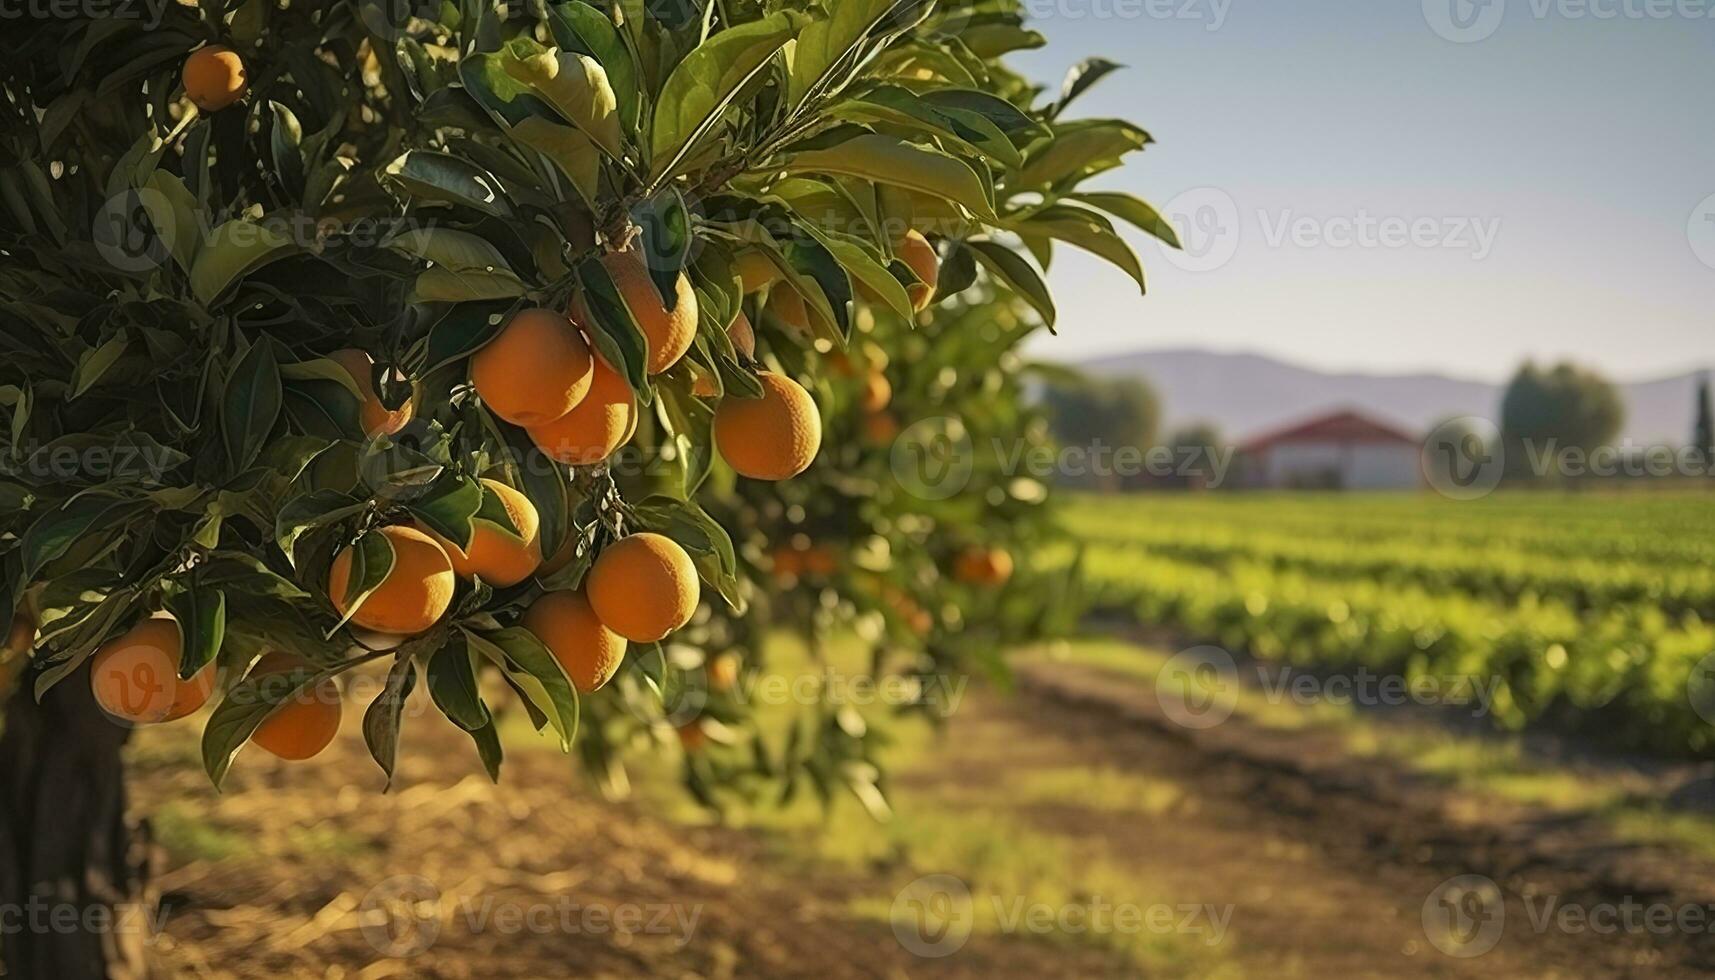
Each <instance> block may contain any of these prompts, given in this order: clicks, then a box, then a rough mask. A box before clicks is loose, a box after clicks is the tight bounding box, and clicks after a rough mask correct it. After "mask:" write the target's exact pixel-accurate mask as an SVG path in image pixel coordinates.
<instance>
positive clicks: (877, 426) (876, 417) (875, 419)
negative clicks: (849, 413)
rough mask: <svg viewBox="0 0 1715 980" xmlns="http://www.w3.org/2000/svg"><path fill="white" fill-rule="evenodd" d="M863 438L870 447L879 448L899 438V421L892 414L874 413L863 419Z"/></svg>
mask: <svg viewBox="0 0 1715 980" xmlns="http://www.w3.org/2000/svg"><path fill="white" fill-rule="evenodd" d="M863 438H864V441H865V442H867V443H869V444H870V445H872V446H881V445H885V444H887V443H890V442H892V441H893V440H895V439H897V438H899V420H898V419H896V418H894V417H893V413H892V412H874V413H872V414H869V415H865V416H864V417H863Z"/></svg>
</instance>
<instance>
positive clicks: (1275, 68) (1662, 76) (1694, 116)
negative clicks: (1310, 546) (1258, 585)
mask: <svg viewBox="0 0 1715 980" xmlns="http://www.w3.org/2000/svg"><path fill="white" fill-rule="evenodd" d="M1454 4H1457V5H1459V8H1458V11H1457V12H1458V13H1459V14H1461V15H1463V16H1465V17H1467V18H1468V19H1463V20H1457V21H1455V20H1451V19H1449V17H1450V14H1449V11H1450V10H1451V9H1452V7H1451V6H1450V5H1454ZM1033 9H1035V10H1036V12H1037V16H1036V17H1035V18H1034V19H1033V26H1035V27H1037V28H1039V29H1041V30H1043V31H1044V32H1045V33H1046V34H1047V35H1048V38H1049V44H1048V46H1047V47H1046V48H1044V49H1041V50H1038V51H1033V52H1028V53H1025V54H1024V55H1023V56H1022V57H1020V58H1019V59H1018V60H1019V61H1020V63H1021V64H1022V66H1023V67H1024V68H1025V69H1026V70H1027V71H1028V72H1029V73H1030V74H1031V75H1032V76H1033V77H1035V78H1037V79H1039V80H1041V81H1042V82H1043V83H1044V84H1047V85H1049V86H1051V87H1053V88H1057V87H1058V85H1059V82H1060V79H1061V77H1062V76H1063V74H1064V72H1065V70H1066V68H1067V67H1068V66H1070V65H1071V64H1072V63H1074V62H1076V61H1077V60H1078V59H1079V58H1081V57H1083V56H1084V55H1087V54H1090V53H1095V54H1099V55H1102V56H1105V57H1107V58H1110V59H1111V60H1114V61H1117V62H1120V63H1123V64H1126V65H1128V66H1129V67H1128V68H1127V69H1126V70H1124V71H1123V72H1119V73H1116V74H1114V75H1111V76H1109V77H1108V78H1107V79H1105V80H1104V81H1103V82H1102V83H1101V84H1100V85H1098V86H1097V87H1096V88H1095V89H1093V90H1092V91H1091V92H1089V93H1087V94H1086V95H1085V96H1084V97H1083V99H1082V100H1080V101H1079V102H1078V103H1077V104H1076V105H1075V106H1074V108H1073V110H1072V111H1071V112H1070V113H1069V116H1073V117H1077V116H1120V117H1124V118H1128V119H1131V120H1133V121H1135V122H1137V123H1139V124H1140V125H1142V126H1143V127H1144V128H1146V129H1148V130H1149V131H1150V132H1151V133H1152V134H1153V135H1154V136H1155V138H1156V139H1157V140H1158V142H1157V144H1155V145H1153V146H1151V147H1150V148H1149V150H1148V151H1147V152H1146V153H1145V154H1144V155H1143V156H1142V157H1141V159H1140V161H1139V162H1138V163H1137V164H1136V165H1134V166H1132V167H1129V168H1126V170H1125V171H1124V172H1123V173H1118V174H1112V175H1106V176H1105V177H1104V178H1102V179H1101V183H1102V184H1103V186H1105V187H1108V188H1111V189H1121V190H1126V191H1129V192H1133V193H1137V194H1139V195H1140V196H1142V197H1144V198H1145V199H1146V200H1148V201H1150V202H1151V203H1153V204H1155V205H1156V206H1157V207H1158V208H1161V209H1162V211H1163V213H1164V214H1166V215H1167V216H1168V217H1169V220H1172V221H1173V222H1174V223H1175V224H1176V225H1178V226H1180V227H1181V229H1182V232H1183V233H1184V234H1185V237H1186V239H1187V244H1188V245H1189V246H1191V248H1190V250H1189V253H1188V254H1185V255H1173V256H1169V255H1167V254H1165V253H1166V252H1167V251H1168V250H1166V249H1164V248H1160V247H1158V246H1156V244H1155V243H1154V242H1153V241H1151V240H1149V239H1147V238H1146V237H1144V236H1142V235H1141V234H1137V233H1135V232H1133V231H1131V230H1130V229H1126V230H1125V234H1126V236H1127V238H1128V240H1130V241H1131V242H1132V243H1133V245H1134V246H1135V247H1136V248H1137V250H1138V253H1139V255H1140V257H1141V258H1142V260H1143V263H1144V266H1145V268H1146V270H1147V271H1148V274H1149V279H1150V294H1149V296H1148V297H1147V298H1144V297H1139V296H1138V293H1137V289H1136V287H1135V285H1133V284H1132V283H1131V282H1130V281H1129V280H1128V279H1127V278H1126V277H1125V276H1124V275H1122V274H1120V273H1118V272H1116V271H1114V270H1112V269H1111V268H1109V267H1107V266H1106V265H1104V264H1103V263H1101V262H1100V261H1099V260H1096V259H1093V258H1091V257H1090V256H1088V255H1086V254H1084V253H1082V252H1080V251H1078V250H1076V249H1074V248H1072V247H1070V246H1066V245H1063V244H1062V245H1059V246H1057V247H1056V249H1055V256H1054V264H1053V267H1052V269H1051V270H1050V277H1049V278H1050V282H1051V285H1052V286H1053V287H1054V290H1055V294H1056V296H1058V297H1059V298H1060V336H1058V337H1042V338H1040V339H1039V342H1038V343H1037V344H1036V345H1035V346H1034V347H1033V352H1034V353H1036V354H1038V355H1040V356H1044V357H1051V358H1053V359H1056V360H1062V361H1071V360H1081V359H1085V358H1088V357H1091V356H1097V355H1101V354H1106V353H1125V352H1131V351H1136V350H1139V349H1165V348H1200V349H1208V350H1215V351H1226V352H1254V353H1259V354H1263V355H1266V356H1270V357H1275V358H1279V359H1282V360H1286V361H1289V362H1291V363H1295V364H1301V365H1304V366H1307V367H1312V368H1315V369H1319V370H1327V371H1343V372H1344V371H1356V372H1380V373H1422V372H1430V373H1444V374H1451V375H1455V376H1459V377H1469V378H1473V379H1480V380H1485V381H1501V380H1504V379H1505V378H1506V377H1507V376H1508V375H1510V374H1511V373H1512V371H1513V370H1514V369H1515V368H1516V367H1517V366H1518V364H1519V363H1520V362H1521V361H1523V360H1524V359H1526V358H1527V357H1529V358H1534V359H1536V360H1538V361H1558V360H1562V359H1572V360H1575V361H1578V362H1580V363H1582V364H1586V365H1589V366H1591V367H1594V368H1597V369H1598V370H1601V371H1603V372H1604V373H1606V374H1608V375H1609V376H1610V377H1612V378H1614V379H1616V380H1620V381H1636V380H1645V379H1650V378H1656V377H1667V376H1672V375H1677V374H1681V373H1684V372H1686V371H1691V370H1696V369H1699V368H1707V367H1709V366H1710V365H1715V330H1711V329H1710V326H1711V323H1710V311H1712V310H1715V130H1712V128H1711V127H1710V126H1709V124H1708V118H1707V108H1706V103H1705V101H1704V96H1703V95H1702V94H1701V93H1702V92H1704V91H1706V88H1707V57H1708V52H1709V51H1710V50H1711V49H1710V47H1709V42H1710V41H1711V39H1715V16H1712V15H1715V3H1711V2H1709V0H1676V2H1675V3H1669V4H1667V5H1665V6H1663V5H1649V4H1640V3H1636V2H1631V0H1590V2H1588V3H1585V4H1573V3H1567V2H1551V0H1512V2H1511V3H1510V4H1509V3H1508V2H1506V0H1480V2H1479V3H1478V4H1477V5H1475V6H1473V5H1471V3H1470V0H1421V2H1420V3H1402V4H1385V5H1384V4H1371V3H1367V2H1363V0H1326V2H1323V3H1319V4H1314V5H1311V4H1283V3H1267V4H1265V3H1262V2H1260V0H1250V2H1246V0H1171V2H1168V0H1130V2H1128V0H1040V2H1039V3H1037V4H1036V5H1034V7H1033ZM1694 10H1696V11H1700V14H1699V15H1698V16H1692V15H1691V14H1692V12H1693V11H1694ZM1652 11H1654V12H1657V13H1659V12H1662V11H1667V12H1669V14H1670V15H1669V16H1666V17H1658V16H1651V15H1650V14H1651V12H1652ZM1598 13H1607V14H1614V15H1616V16H1607V17H1601V16H1598ZM1458 24H1469V25H1470V26H1469V27H1468V28H1464V29H1462V28H1460V27H1458V26H1456V25H1458ZM1475 38H1480V40H1473V39H1475ZM1459 39H1463V40H1459ZM1699 219H1702V220H1699ZM1348 239H1352V240H1353V241H1354V242H1355V243H1351V244H1348ZM1116 320H1117V322H1115V321H1116Z"/></svg>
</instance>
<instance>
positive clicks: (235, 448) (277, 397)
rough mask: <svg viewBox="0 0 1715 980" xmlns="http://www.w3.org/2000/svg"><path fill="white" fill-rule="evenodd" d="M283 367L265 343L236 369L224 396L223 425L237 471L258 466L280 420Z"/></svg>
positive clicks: (270, 345) (253, 348) (258, 344)
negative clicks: (281, 370) (251, 465)
mask: <svg viewBox="0 0 1715 980" xmlns="http://www.w3.org/2000/svg"><path fill="white" fill-rule="evenodd" d="M280 402H281V382H280V366H279V365H278V364H277V363H275V360H274V345H273V343H272V342H270V341H268V340H266V339H263V340H259V341H257V342H256V343H254V344H251V345H250V349H249V350H247V351H245V352H244V356H243V357H242V358H240V359H239V361H238V363H237V364H236V365H234V366H233V369H232V376H231V377H229V378H227V379H226V390H225V391H224V392H223V393H222V394H221V414H220V425H221V435H222V436H223V438H224V440H225V445H226V454H227V458H228V459H229V460H230V461H231V462H232V467H233V471H234V472H237V471H241V470H244V469H245V468H247V467H249V466H250V464H251V463H253V462H255V460H256V457H257V455H258V454H259V453H261V451H262V447H263V445H265V444H266V443H267V442H268V433H269V432H271V431H273V428H274V423H275V422H276V421H277V420H278V419H279V417H280Z"/></svg>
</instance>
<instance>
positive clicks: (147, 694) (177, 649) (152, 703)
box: [89, 614, 215, 725]
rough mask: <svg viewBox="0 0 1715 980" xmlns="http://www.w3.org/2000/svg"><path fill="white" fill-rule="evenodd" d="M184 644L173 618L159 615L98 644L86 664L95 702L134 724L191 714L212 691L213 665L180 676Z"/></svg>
mask: <svg viewBox="0 0 1715 980" xmlns="http://www.w3.org/2000/svg"><path fill="white" fill-rule="evenodd" d="M183 644H184V640H183V635H182V634H181V632H180V630H179V624H178V621H177V620H175V619H172V618H171V617H169V616H166V615H164V614H161V615H156V616H153V617H151V618H149V619H145V620H143V621H142V622H140V623H138V624H137V625H136V626H133V627H131V628H130V629H129V630H126V631H125V632H124V633H121V634H120V635H119V636H117V637H114V638H113V639H111V640H108V641H107V642H106V643H104V644H102V645H101V647H100V648H99V649H97V650H96V651H95V656H94V657H92V658H90V663H89V684H90V690H91V691H92V692H93V693H94V695H95V703H96V704H98V705H100V706H101V710H103V711H105V712H107V713H108V714H109V715H112V716H113V717H114V718H117V719H119V720H121V721H125V722H130V723H132V724H137V725H151V724H156V723H159V722H166V721H177V720H179V719H180V718H183V717H185V716H187V715H190V714H193V713H195V712H196V710H197V709H198V708H201V707H202V706H203V704H204V703H205V702H207V701H208V698H209V695H211V694H213V693H214V682H215V671H214V665H213V664H210V665H209V666H207V667H204V668H203V669H202V670H200V671H198V672H197V675H196V676H195V677H193V678H191V679H190V680H188V681H186V680H180V679H179V663H180V657H181V655H182V654H181V651H182V649H183Z"/></svg>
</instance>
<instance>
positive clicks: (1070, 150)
mask: <svg viewBox="0 0 1715 980" xmlns="http://www.w3.org/2000/svg"><path fill="white" fill-rule="evenodd" d="M1150 142H1151V138H1150V135H1149V134H1148V133H1146V132H1144V131H1143V130H1141V129H1138V128H1137V127H1136V126H1133V125H1131V124H1130V123H1127V122H1122V121H1120V120H1117V119H1083V120H1079V121H1078V122H1075V123H1061V124H1059V125H1058V126H1056V127H1055V132H1054V137H1053V138H1052V139H1049V140H1039V141H1038V142H1036V143H1034V144H1032V145H1031V147H1030V152H1029V153H1027V154H1026V155H1025V162H1024V167H1023V169H1021V170H1019V171H1018V172H1017V173H1015V174H1012V175H1011V176H1009V177H1008V178H1007V181H1006V186H1007V189H1008V190H1029V189H1031V188H1036V187H1046V186H1049V185H1057V184H1061V183H1064V182H1067V181H1069V180H1072V179H1073V178H1081V177H1087V176H1089V175H1091V174H1096V173H1100V172H1102V171H1104V170H1110V169H1112V168H1113V167H1116V166H1118V165H1119V162H1120V158H1121V157H1123V156H1125V155H1126V154H1127V153H1131V152H1133V151H1136V150H1141V149H1143V148H1144V147H1145V146H1147V145H1149V143H1150Z"/></svg>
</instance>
